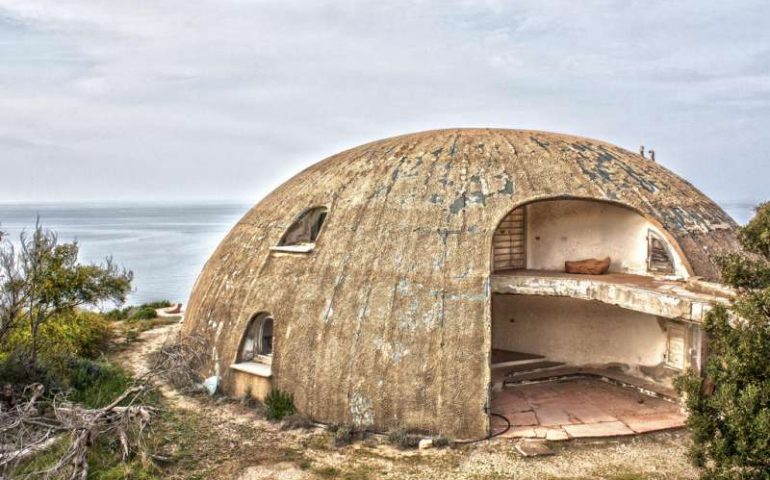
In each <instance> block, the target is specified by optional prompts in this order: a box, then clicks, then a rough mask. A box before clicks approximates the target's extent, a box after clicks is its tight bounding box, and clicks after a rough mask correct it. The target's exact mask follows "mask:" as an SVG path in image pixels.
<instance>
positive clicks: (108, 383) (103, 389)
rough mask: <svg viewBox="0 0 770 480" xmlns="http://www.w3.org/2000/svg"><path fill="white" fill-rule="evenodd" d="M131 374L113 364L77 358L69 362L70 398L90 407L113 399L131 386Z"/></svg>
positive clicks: (100, 405) (101, 405) (98, 406)
mask: <svg viewBox="0 0 770 480" xmlns="http://www.w3.org/2000/svg"><path fill="white" fill-rule="evenodd" d="M131 383H132V379H131V376H130V375H129V374H128V373H126V372H125V371H124V370H122V369H120V368H118V367H115V366H113V365H110V364H107V363H101V362H94V361H92V360H87V359H82V358H78V359H75V360H72V362H71V364H70V378H69V386H70V388H71V389H72V394H71V396H70V399H71V400H72V401H73V402H76V403H82V404H83V405H86V406H88V407H90V408H100V407H103V406H105V405H108V404H109V403H110V402H112V401H114V400H115V399H116V398H117V397H118V396H120V394H122V393H123V392H124V391H125V390H126V389H127V388H129V387H130V386H131Z"/></svg>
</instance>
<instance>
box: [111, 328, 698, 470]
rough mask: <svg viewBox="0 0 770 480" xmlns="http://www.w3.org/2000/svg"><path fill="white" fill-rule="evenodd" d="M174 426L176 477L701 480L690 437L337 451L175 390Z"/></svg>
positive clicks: (316, 434) (132, 356)
mask: <svg viewBox="0 0 770 480" xmlns="http://www.w3.org/2000/svg"><path fill="white" fill-rule="evenodd" d="M178 331H179V324H173V325H166V326H162V327H159V328H156V329H153V330H148V331H145V332H143V333H141V334H140V335H139V338H138V340H137V341H136V342H135V343H133V344H132V345H130V346H129V347H128V348H126V349H125V350H124V351H122V352H120V353H118V354H116V355H115V357H114V361H116V362H117V363H120V364H121V365H123V366H125V367H126V368H128V369H130V370H131V371H132V372H134V373H135V374H137V375H141V374H144V373H146V372H147V359H148V358H149V356H150V354H151V353H152V352H154V351H156V350H157V349H159V348H160V346H161V345H162V344H163V342H164V341H166V340H167V339H170V338H173V337H174V336H175V335H176V334H177V332H178ZM160 387H161V388H160V390H161V393H162V395H163V397H164V398H165V399H166V403H167V404H168V405H169V412H168V416H169V418H170V420H169V421H170V422H171V425H172V428H170V429H169V430H170V431H169V432H168V433H167V434H168V435H172V436H173V435H176V436H175V437H174V438H175V439H176V440H175V442H176V443H177V444H178V446H177V447H176V448H177V450H178V451H177V452H174V453H175V455H177V456H179V457H180V458H182V459H183V460H181V461H180V462H179V465H177V466H175V467H174V469H173V471H171V472H170V473H169V475H168V478H186V479H187V478H190V479H193V478H201V479H203V478H212V479H240V480H310V479H328V478H342V479H349V480H366V479H370V480H375V479H381V478H383V479H415V480H416V479H437V480H460V479H509V478H516V479H517V480H519V479H545V478H548V479H554V478H570V479H603V478H607V479H615V480H632V479H646V478H654V479H691V478H697V472H696V471H695V470H694V469H693V467H691V466H690V465H689V463H688V462H687V460H686V457H685V453H686V449H685V446H684V442H685V441H686V436H685V435H684V434H682V433H663V434H658V435H655V436H643V437H636V438H632V439H627V440H622V441H602V442H580V443H578V442H565V443H561V444H558V445H554V447H553V448H554V449H555V450H556V453H557V454H556V455H555V456H552V457H538V458H522V457H520V456H519V455H518V454H517V453H516V451H515V448H514V443H513V442H512V441H510V440H505V439H503V440H495V441H491V442H486V441H485V442H480V443H477V444H475V445H473V446H468V447H462V448H452V449H441V450H425V451H409V452H402V451H399V450H396V449H393V448H392V447H390V446H387V445H382V444H381V442H379V441H377V440H375V439H369V440H367V441H365V442H360V443H357V444H354V445H351V446H348V447H343V448H335V447H333V446H332V441H333V438H332V434H331V433H329V432H327V431H325V430H323V429H315V430H310V431H304V430H292V431H281V430H280V428H279V426H278V425H277V424H275V423H271V422H268V421H267V420H265V419H263V418H262V417H261V415H260V412H259V411H258V410H256V409H254V408H249V407H248V406H246V405H242V404H241V403H239V402H235V401H223V400H221V399H219V400H214V399H212V398H209V397H206V396H201V397H190V396H185V395H181V394H179V393H178V392H177V391H175V390H174V389H172V388H170V387H169V386H166V385H161V386H160Z"/></svg>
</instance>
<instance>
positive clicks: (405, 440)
mask: <svg viewBox="0 0 770 480" xmlns="http://www.w3.org/2000/svg"><path fill="white" fill-rule="evenodd" d="M423 438H425V435H423V434H421V433H417V432H412V431H410V430H406V429H403V428H400V429H398V430H393V431H391V432H389V433H388V443H390V444H391V445H393V446H394V447H398V448H400V449H402V450H408V449H412V448H417V446H418V445H419V444H420V440H422V439H423Z"/></svg>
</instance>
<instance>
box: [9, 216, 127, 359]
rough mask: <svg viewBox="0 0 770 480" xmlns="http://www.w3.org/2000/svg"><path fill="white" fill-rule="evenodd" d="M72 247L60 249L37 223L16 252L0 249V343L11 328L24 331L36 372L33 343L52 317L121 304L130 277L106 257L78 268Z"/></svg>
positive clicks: (74, 245)
mask: <svg viewBox="0 0 770 480" xmlns="http://www.w3.org/2000/svg"><path fill="white" fill-rule="evenodd" d="M79 251H80V248H79V246H78V244H77V242H73V243H63V244H59V242H58V239H57V236H56V234H55V233H54V232H51V231H50V230H45V229H43V227H42V226H41V225H40V224H39V222H38V224H36V226H35V230H34V231H33V232H32V235H28V234H26V233H22V234H21V236H20V242H19V249H18V250H16V249H15V248H14V247H13V245H11V244H10V242H8V241H3V242H2V244H0V341H2V340H3V339H4V338H5V336H7V334H8V333H9V332H10V331H11V330H12V329H14V328H19V327H20V326H21V325H24V324H26V325H27V326H28V327H29V333H30V345H29V361H30V362H29V363H30V370H31V373H32V374H34V373H35V372H36V370H37V354H38V346H37V338H38V331H39V329H40V327H41V326H42V325H43V324H45V323H46V322H47V321H48V320H50V319H51V318H53V317H55V316H57V315H62V314H66V313H72V312H73V311H74V310H76V309H78V308H80V307H84V306H89V305H97V304H99V303H101V302H105V301H113V302H116V303H123V302H124V301H125V299H126V295H127V294H128V292H129V291H130V289H131V280H132V279H133V274H132V273H131V272H130V271H126V270H124V269H120V268H118V267H117V266H116V265H115V264H113V263H112V260H111V259H110V258H107V259H106V261H105V263H104V264H102V265H81V264H80V263H79V262H78V253H79Z"/></svg>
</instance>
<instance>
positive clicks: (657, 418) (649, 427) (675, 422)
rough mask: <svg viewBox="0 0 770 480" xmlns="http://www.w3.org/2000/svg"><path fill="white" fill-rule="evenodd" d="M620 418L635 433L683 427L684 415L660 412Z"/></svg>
mask: <svg viewBox="0 0 770 480" xmlns="http://www.w3.org/2000/svg"><path fill="white" fill-rule="evenodd" d="M620 420H622V421H623V423H625V424H626V425H628V427H629V428H630V429H632V430H633V431H635V432H636V433H647V432H655V431H658V430H670V429H672V428H681V427H684V425H685V421H686V417H685V416H684V415H683V414H681V413H662V414H657V415H656V414H653V415H639V416H632V417H622V418H621V419H620Z"/></svg>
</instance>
